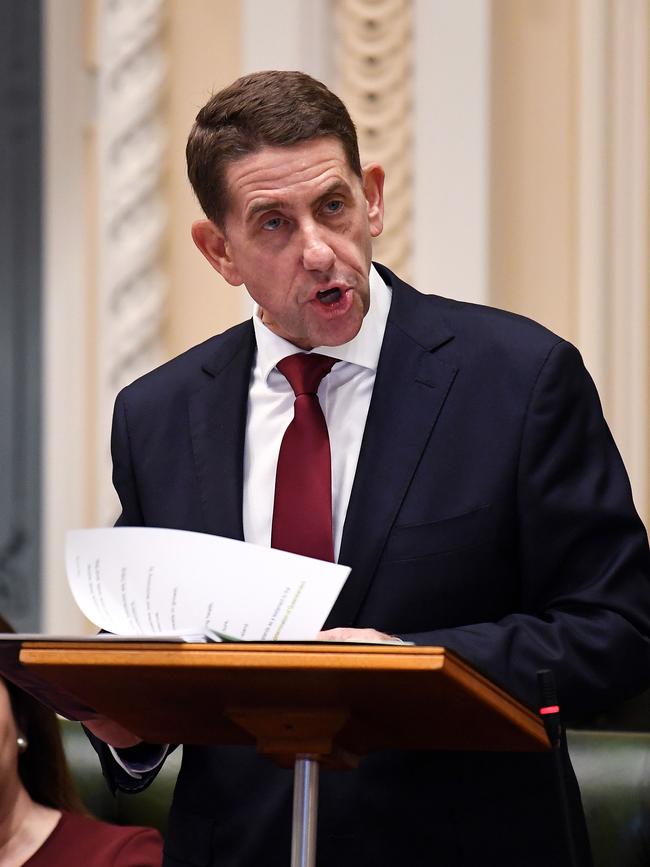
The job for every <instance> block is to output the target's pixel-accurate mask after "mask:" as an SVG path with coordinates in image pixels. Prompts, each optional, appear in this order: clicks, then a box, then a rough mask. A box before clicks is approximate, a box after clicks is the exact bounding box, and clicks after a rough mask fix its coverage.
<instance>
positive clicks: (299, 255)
mask: <svg viewBox="0 0 650 867" xmlns="http://www.w3.org/2000/svg"><path fill="white" fill-rule="evenodd" d="M383 179H384V173H383V170H382V169H381V168H380V167H379V166H377V165H371V166H368V167H366V168H365V169H364V170H363V179H360V178H359V177H358V176H357V175H356V174H355V173H354V172H353V171H352V169H351V168H350V166H349V165H348V162H347V159H346V157H345V152H344V150H343V147H342V145H341V143H340V142H339V141H338V140H337V139H335V138H322V139H315V140H311V141H307V142H303V143H300V144H297V145H293V146H291V147H273V148H271V147H266V148H263V149H261V150H259V151H257V152H256V153H253V154H250V155H248V156H245V157H242V158H241V159H239V160H237V161H235V162H233V163H231V164H230V166H229V167H228V169H227V172H226V180H227V185H228V192H229V208H228V213H227V216H226V220H225V226H224V228H223V230H222V229H220V228H219V227H217V226H216V225H215V224H214V223H212V222H211V221H209V220H200V221H198V222H197V223H195V224H194V226H193V227H192V236H193V238H194V241H195V243H196V244H197V246H198V247H199V249H200V250H201V252H202V253H203V254H204V255H205V256H206V258H207V259H208V260H209V261H210V263H211V264H212V265H213V267H215V268H216V269H217V271H219V272H220V273H221V274H222V275H223V276H224V277H225V279H226V280H227V281H228V282H229V283H231V284H232V285H233V286H238V285H240V284H241V283H244V284H245V285H246V289H247V290H248V292H249V294H250V295H251V297H252V298H254V300H255V301H256V302H257V303H258V305H259V306H260V308H261V315H262V320H263V322H264V323H265V324H266V325H267V326H268V327H269V328H270V329H271V330H272V331H274V332H275V333H276V334H279V335H280V336H281V337H284V338H285V339H286V340H289V341H290V342H291V343H293V344H295V345H296V346H299V347H300V348H302V349H312V348H313V347H314V346H339V345H341V344H342V343H347V342H348V341H349V340H352V338H353V337H354V336H355V335H356V334H357V333H358V331H359V329H360V328H361V323H362V321H363V317H364V316H365V315H366V313H367V311H368V307H369V305H370V289H369V285H368V272H369V269H370V261H371V249H372V243H371V239H372V238H374V237H376V236H377V235H379V233H380V232H381V230H382V226H383Z"/></svg>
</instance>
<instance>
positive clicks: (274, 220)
mask: <svg viewBox="0 0 650 867" xmlns="http://www.w3.org/2000/svg"><path fill="white" fill-rule="evenodd" d="M282 223H283V220H282V217H270V218H269V219H268V220H265V221H264V222H263V223H262V228H263V229H264V231H266V232H277V230H278V229H279V228H280V227H281V226H282Z"/></svg>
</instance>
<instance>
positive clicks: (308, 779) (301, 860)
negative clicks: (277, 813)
mask: <svg viewBox="0 0 650 867" xmlns="http://www.w3.org/2000/svg"><path fill="white" fill-rule="evenodd" d="M318 771H319V767H318V762H317V761H316V760H315V759H308V758H305V757H304V756H296V761H295V764H294V771H293V827H292V835H291V867H316V826H317V823H318Z"/></svg>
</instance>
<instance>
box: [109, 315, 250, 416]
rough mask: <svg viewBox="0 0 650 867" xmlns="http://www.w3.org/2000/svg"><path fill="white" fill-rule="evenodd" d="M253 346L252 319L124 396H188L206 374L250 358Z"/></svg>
mask: <svg viewBox="0 0 650 867" xmlns="http://www.w3.org/2000/svg"><path fill="white" fill-rule="evenodd" d="M253 347H254V332H253V325H252V322H251V320H250V319H249V320H246V321H245V322H240V323H239V324H238V325H234V326H233V327H232V328H229V329H228V330H227V331H224V332H222V333H221V334H217V335H215V336H214V337H209V338H208V339H207V340H205V341H203V342H202V343H199V344H197V345H196V346H192V347H191V348H190V349H187V350H186V351H185V352H183V353H181V354H180V355H177V356H176V357H175V358H172V359H170V360H169V361H166V362H165V363H164V364H161V365H160V366H159V367H156V368H154V369H153V370H150V371H149V372H148V373H145V374H144V375H143V376H140V377H138V378H137V379H135V380H134V381H133V382H132V383H130V384H129V385H127V386H126V387H125V388H123V389H122V391H121V395H122V396H128V397H129V398H130V399H138V398H139V397H140V396H142V395H144V394H147V395H149V394H156V393H164V394H167V395H173V394H175V393H178V392H183V393H186V392H187V391H188V390H190V391H191V390H192V389H193V388H197V387H200V385H201V384H203V381H204V377H205V374H206V373H207V374H212V375H214V374H216V373H219V371H220V370H221V369H223V368H224V367H226V366H227V365H228V364H230V363H231V362H233V361H234V360H236V359H238V358H241V357H242V355H243V356H245V357H249V356H250V355H251V353H252V349H253Z"/></svg>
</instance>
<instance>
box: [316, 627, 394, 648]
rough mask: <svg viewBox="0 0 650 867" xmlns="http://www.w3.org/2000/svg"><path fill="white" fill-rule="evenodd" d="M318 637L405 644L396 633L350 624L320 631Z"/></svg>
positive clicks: (321, 639) (329, 639)
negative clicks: (356, 626) (358, 627)
mask: <svg viewBox="0 0 650 867" xmlns="http://www.w3.org/2000/svg"><path fill="white" fill-rule="evenodd" d="M316 638H317V639H318V640H319V641H357V642H370V643H374V644H377V643H378V644H403V643H404V642H403V641H402V639H401V638H397V636H395V635H387V634H386V633H385V632H378V631H377V630H376V629H353V628H352V627H350V626H339V627H337V628H336V629H325V630H323V632H319V633H318V635H317V636H316Z"/></svg>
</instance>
